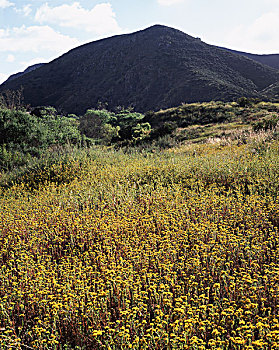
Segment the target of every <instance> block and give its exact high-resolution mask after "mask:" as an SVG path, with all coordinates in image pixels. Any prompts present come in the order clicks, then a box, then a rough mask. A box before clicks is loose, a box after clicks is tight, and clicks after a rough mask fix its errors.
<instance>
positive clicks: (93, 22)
mask: <svg viewBox="0 0 279 350" xmlns="http://www.w3.org/2000/svg"><path fill="white" fill-rule="evenodd" d="M35 20H36V21H38V22H39V23H52V24H56V25H57V24H58V25H59V26H61V27H70V28H78V29H82V30H85V31H87V32H93V33H94V34H97V35H105V34H111V33H113V34H116V33H120V32H122V31H121V28H120V27H119V25H118V23H117V21H116V15H115V13H114V12H113V9H112V6H111V4H110V3H101V4H98V5H96V6H95V7H93V8H92V9H91V10H87V9H85V8H83V7H82V6H81V5H80V3H79V2H74V3H73V4H72V5H67V4H64V5H61V6H56V7H50V6H49V5H48V4H47V3H46V4H44V5H42V6H41V7H40V8H39V9H38V10H37V12H36V15H35Z"/></svg>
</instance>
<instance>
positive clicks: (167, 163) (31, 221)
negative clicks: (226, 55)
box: [0, 145, 279, 350]
mask: <svg viewBox="0 0 279 350" xmlns="http://www.w3.org/2000/svg"><path fill="white" fill-rule="evenodd" d="M214 147H215V146H205V147H204V149H198V150H197V151H195V152H193V151H192V150H191V149H189V150H187V152H186V151H183V152H182V151H181V152H180V151H178V150H176V152H168V153H166V154H164V155H162V154H161V155H160V156H158V155H157V154H154V155H151V156H146V155H130V156H127V155H123V154H111V155H110V156H108V158H107V159H102V158H101V157H100V158H98V159H97V158H96V159H93V157H92V160H91V163H88V165H87V166H88V169H87V172H86V175H84V176H83V177H81V178H79V179H75V180H73V181H72V182H70V183H68V184H62V185H59V186H58V185H57V184H55V183H49V184H48V185H44V186H43V187H41V188H39V189H38V190H37V191H33V192H30V191H29V190H28V189H26V188H25V186H24V184H23V185H16V186H14V187H13V188H11V189H10V190H7V191H6V192H3V193H2V195H1V198H0V207H1V210H0V247H1V251H0V348H1V349H2V348H3V349H4V348H7V349H9V348H10V349H28V348H32V349H41V350H43V349H57V350H58V349H111V350H112V349H115V350H116V349H154V350H155V349H158V350H159V349H189V350H190V349H191V350H192V349H193V350H194V349H199V350H202V349H212V350H220V349H235V350H238V349H247V350H248V349H249V350H252V349H255V350H256V349H279V317H278V298H279V235H278V227H279V198H277V196H276V195H275V193H276V191H275V190H274V189H275V188H279V179H278V177H276V176H275V175H276V171H277V173H278V171H279V169H278V166H277V163H276V161H274V159H276V158H275V157H278V146H276V145H275V146H274V149H273V156H274V158H272V156H271V153H272V152H271V151H269V152H267V153H266V154H265V155H259V154H257V153H255V152H250V151H249V150H247V149H244V148H243V147H242V148H233V149H231V148H224V149H221V150H219V149H215V148H214ZM277 159H278V158H277ZM264 165H268V166H269V168H268V169H267V168H264ZM220 167H221V168H222V169H223V171H222V172H220V171H219V172H218V169H219V168H220ZM214 169H215V170H214ZM256 169H258V171H256ZM262 169H265V171H262ZM214 171H215V172H214ZM271 181H272V183H271ZM276 186H277V187H276ZM269 187H270V189H272V191H271V190H270V191H268V188H269Z"/></svg>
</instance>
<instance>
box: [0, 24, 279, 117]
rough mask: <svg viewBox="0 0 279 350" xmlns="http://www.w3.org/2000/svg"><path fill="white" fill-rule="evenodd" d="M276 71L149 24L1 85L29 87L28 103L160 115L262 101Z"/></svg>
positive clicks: (74, 109)
mask: <svg viewBox="0 0 279 350" xmlns="http://www.w3.org/2000/svg"><path fill="white" fill-rule="evenodd" d="M276 81H279V72H278V71H276V70H275V69H272V68H270V67H267V66H265V65H262V64H259V63H257V62H255V61H252V60H250V59H247V58H246V57H243V56H240V55H237V54H234V53H230V52H228V51H226V50H224V49H220V48H218V47H215V46H211V45H207V44H205V43H203V42H202V41H201V40H199V39H197V38H193V37H191V36H189V35H187V34H185V33H183V32H181V31H179V30H176V29H173V28H169V27H165V26H160V25H156V26H152V27H150V28H147V29H145V30H142V31H139V32H136V33H132V34H126V35H120V36H114V37H111V38H107V39H102V40H98V41H95V42H92V43H89V44H86V45H83V46H80V47H78V48H76V49H73V50H71V51H69V52H68V53H66V54H64V55H63V56H61V57H59V58H57V59H56V60H54V61H52V62H50V63H48V64H45V65H44V66H42V67H40V68H38V69H36V70H34V71H32V72H30V73H28V74H26V75H23V76H20V77H19V78H17V79H15V80H13V81H9V82H6V83H4V84H3V85H1V86H0V91H3V90H5V89H18V88H20V87H21V86H23V87H24V97H25V101H26V103H30V104H31V105H33V106H35V105H53V106H55V107H58V108H62V109H64V110H65V111H68V112H73V113H83V112H84V111H85V110H86V109H87V108H90V107H94V106H96V105H97V103H98V102H99V101H100V102H106V103H108V107H109V108H112V107H116V106H119V105H121V106H129V105H131V106H133V107H134V108H135V109H136V110H138V111H147V110H151V109H154V110H158V109H160V108H166V107H171V106H176V105H178V104H180V103H181V102H196V101H210V100H232V99H235V98H237V97H240V96H243V95H245V96H251V97H260V96H261V90H262V89H265V88H267V87H268V86H269V85H271V84H274V83H275V82H276Z"/></svg>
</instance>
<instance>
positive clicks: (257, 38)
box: [227, 12, 279, 53]
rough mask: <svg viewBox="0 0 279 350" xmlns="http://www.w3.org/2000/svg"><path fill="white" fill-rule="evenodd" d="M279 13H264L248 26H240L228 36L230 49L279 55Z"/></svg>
mask: <svg viewBox="0 0 279 350" xmlns="http://www.w3.org/2000/svg"><path fill="white" fill-rule="evenodd" d="M278 32H279V12H269V13H265V14H263V15H262V16H260V17H259V18H257V19H256V20H255V21H254V22H253V23H251V24H250V25H240V26H238V27H236V28H234V29H233V30H232V31H231V32H230V33H229V35H228V38H227V41H228V42H229V43H230V47H231V48H236V49H238V50H244V51H246V52H247V51H248V52H255V53H279V37H278Z"/></svg>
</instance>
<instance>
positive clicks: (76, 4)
mask: <svg viewBox="0 0 279 350" xmlns="http://www.w3.org/2000/svg"><path fill="white" fill-rule="evenodd" d="M153 24H164V25H168V26H171V27H174V28H177V29H180V30H182V31H184V32H185V33H187V34H190V35H193V36H195V37H200V38H201V39H202V40H203V41H205V42H207V43H210V44H216V45H221V46H225V47H229V48H233V49H237V50H242V51H246V52H253V53H279V35H278V33H279V0H234V1H231V0H230V1H229V0H210V1H208V0H103V1H102V0H73V1H68V0H48V1H45V0H0V62H1V65H0V83H1V82H3V81H4V80H5V79H6V78H7V77H8V76H9V75H10V74H12V73H16V72H18V71H22V70H24V69H25V68H26V67H27V66H29V65H31V64H34V63H38V62H49V61H50V60H52V59H54V58H56V57H58V56H60V55H61V54H63V53H65V52H67V51H69V50H70V49H71V48H73V47H76V46H78V45H81V44H83V43H86V42H90V41H93V40H96V39H99V38H104V37H108V36H112V35H115V34H121V33H129V32H133V31H136V30H139V29H143V28H146V27H148V26H150V25H153Z"/></svg>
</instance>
